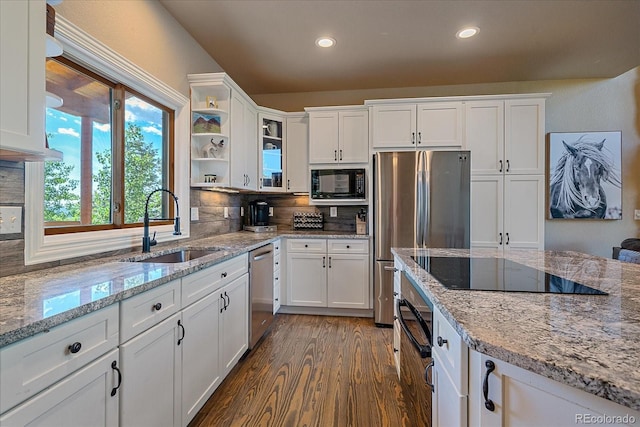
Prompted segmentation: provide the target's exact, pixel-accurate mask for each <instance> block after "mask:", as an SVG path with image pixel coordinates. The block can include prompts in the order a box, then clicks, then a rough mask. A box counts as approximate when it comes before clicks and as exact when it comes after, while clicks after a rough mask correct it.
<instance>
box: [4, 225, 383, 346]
mask: <svg viewBox="0 0 640 427" xmlns="http://www.w3.org/2000/svg"><path fill="white" fill-rule="evenodd" d="M280 238H300V239H302V238H307V239H309V238H310V239H370V236H368V235H357V234H353V233H340V232H331V231H306V230H304V231H291V230H286V231H278V232H273V233H252V232H247V231H239V232H235V233H229V234H223V235H218V236H213V237H208V238H204V239H188V240H184V241H176V242H175V243H171V244H166V245H163V246H161V247H153V248H152V251H151V252H150V253H147V254H142V253H140V252H135V253H134V252H132V253H129V254H126V255H117V256H110V257H106V258H100V259H94V260H91V261H86V262H82V263H75V264H68V265H64V266H59V267H54V268H50V269H45V270H39V271H34V272H31V273H25V274H17V275H13V276H6V277H2V278H0V348H1V347H4V346H6V345H9V344H12V343H14V342H16V341H19V340H22V339H24V338H28V337H30V336H32V335H35V334H38V333H40V332H43V331H47V330H49V329H50V328H53V327H54V326H57V325H60V324H62V323H64V322H67V321H69V320H72V319H75V318H77V317H80V316H83V315H85V314H87V313H90V312H93V311H96V310H99V309H101V308H103V307H106V306H108V305H111V304H114V303H117V302H118V301H121V300H123V299H126V298H129V297H132V296H134V295H137V294H139V293H141V292H144V291H146V290H149V289H152V288H155V287H157V286H160V285H163V284H165V283H168V282H170V281H172V280H175V279H178V278H180V277H183V276H186V275H188V274H191V273H194V272H196V271H198V270H202V269H204V268H207V267H210V266H212V265H215V264H218V263H220V262H223V261H225V260H227V259H230V258H233V257H236V256H238V255H241V254H243V253H246V252H249V251H251V250H253V249H256V248H259V247H260V246H263V245H266V244H268V243H271V242H273V241H275V240H277V239H280ZM181 248H192V249H210V248H215V249H217V251H216V252H214V253H213V254H210V255H207V256H204V257H202V258H197V259H195V260H192V261H188V262H182V263H173V264H168V263H149V262H131V261H135V260H140V259H144V258H150V257H152V256H156V255H162V254H165V253H171V252H175V251H176V250H178V249H181ZM60 307H63V308H60Z"/></svg>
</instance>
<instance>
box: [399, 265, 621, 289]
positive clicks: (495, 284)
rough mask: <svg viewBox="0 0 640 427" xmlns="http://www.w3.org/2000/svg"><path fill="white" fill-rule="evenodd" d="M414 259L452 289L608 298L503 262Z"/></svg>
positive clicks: (552, 275) (553, 277) (575, 285)
mask: <svg viewBox="0 0 640 427" xmlns="http://www.w3.org/2000/svg"><path fill="white" fill-rule="evenodd" d="M411 258H413V260H414V261H415V262H416V263H418V265H420V267H422V268H423V269H425V270H426V271H427V272H428V273H429V274H431V275H432V276H433V277H435V278H436V279H437V280H438V281H439V282H440V283H442V285H443V286H444V287H445V288H449V289H465V290H478V291H504V292H541V293H557V294H590V295H608V294H607V293H606V292H603V291H600V290H598V289H594V288H591V287H589V286H586V285H583V284H581V283H578V282H574V281H573V280H569V279H564V278H562V277H559V276H556V275H554V274H550V273H546V272H544V271H542V270H536V269H535V268H531V267H528V266H526V265H524V264H520V263H517V262H514V261H511V260H508V259H503V258H463V257H435V256H412V257H411Z"/></svg>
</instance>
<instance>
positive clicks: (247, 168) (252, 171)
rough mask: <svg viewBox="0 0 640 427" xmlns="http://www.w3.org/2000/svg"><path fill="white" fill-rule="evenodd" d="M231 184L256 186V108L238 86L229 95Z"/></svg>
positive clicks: (247, 186) (242, 187)
mask: <svg viewBox="0 0 640 427" xmlns="http://www.w3.org/2000/svg"><path fill="white" fill-rule="evenodd" d="M230 114H231V117H230V121H231V135H230V137H231V141H232V145H231V187H234V188H238V189H241V190H257V189H258V176H257V174H258V111H257V109H256V105H255V104H254V102H253V101H252V100H251V99H249V98H248V97H247V96H245V95H244V93H242V92H240V91H239V90H237V89H236V90H233V89H232V95H231V112H230Z"/></svg>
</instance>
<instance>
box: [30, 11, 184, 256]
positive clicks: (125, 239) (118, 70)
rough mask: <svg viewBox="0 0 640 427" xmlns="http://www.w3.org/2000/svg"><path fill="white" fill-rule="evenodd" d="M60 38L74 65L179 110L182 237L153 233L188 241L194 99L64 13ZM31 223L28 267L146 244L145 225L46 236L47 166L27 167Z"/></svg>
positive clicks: (167, 229) (167, 228) (169, 228)
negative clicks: (45, 194) (95, 71)
mask: <svg viewBox="0 0 640 427" xmlns="http://www.w3.org/2000/svg"><path fill="white" fill-rule="evenodd" d="M56 39H58V40H59V41H60V42H61V43H62V46H63V49H64V51H65V54H66V55H68V56H69V57H70V58H71V59H73V60H74V61H76V62H78V63H79V64H81V65H83V66H85V67H87V68H89V69H95V70H99V72H100V73H101V74H103V75H104V77H105V78H108V79H111V80H113V81H116V82H118V83H122V84H124V85H126V86H128V87H130V88H131V89H134V90H136V91H138V92H140V93H141V94H143V95H145V96H148V97H149V98H151V99H154V100H156V101H157V102H159V103H161V104H163V105H165V106H167V107H169V108H171V109H173V110H174V111H175V123H174V129H175V132H174V138H175V141H174V150H175V152H174V168H175V170H174V193H175V194H176V196H177V197H178V200H179V202H180V208H181V217H182V218H183V221H181V229H182V235H181V236H174V235H173V224H167V225H158V226H154V225H153V224H152V229H153V231H154V232H157V236H156V239H157V240H158V242H166V241H172V240H179V239H184V238H188V237H189V236H190V227H189V226H190V224H189V211H190V209H189V208H190V187H189V143H190V142H189V132H190V126H191V120H190V111H189V98H187V97H185V96H184V95H182V94H181V93H180V92H178V91H176V90H175V89H173V88H171V87H169V86H167V85H166V84H164V83H163V82H161V81H159V80H158V79H156V78H154V77H153V76H152V75H150V74H149V73H147V72H146V71H144V70H142V69H141V68H139V67H137V66H136V65H135V64H133V63H131V62H130V61H128V60H127V59H126V58H124V57H122V56H121V55H119V54H118V53H116V52H114V51H112V50H111V49H109V48H108V47H107V46H105V45H103V44H102V43H100V42H99V41H98V40H96V39H95V38H93V37H92V36H90V35H89V34H87V33H85V32H84V31H82V30H81V29H80V28H78V27H76V26H75V25H73V24H72V23H70V22H69V21H68V20H66V19H64V17H62V16H60V15H56ZM43 102H44V100H43ZM25 224H27V225H28V226H26V227H25V247H24V263H25V265H33V264H40V263H43V262H51V261H58V260H62V259H68V258H75V257H80V256H85V255H91V254H97V253H101V252H108V251H113V250H118V249H125V248H132V247H135V246H140V245H141V244H142V228H141V227H135V228H121V229H113V230H101V231H87V232H78V233H68V234H58V235H49V236H45V233H44V163H43V162H27V163H25Z"/></svg>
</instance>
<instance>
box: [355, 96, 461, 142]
mask: <svg viewBox="0 0 640 427" xmlns="http://www.w3.org/2000/svg"><path fill="white" fill-rule="evenodd" d="M406 101H408V100H398V101H397V102H393V101H389V100H385V101H384V102H383V101H367V102H366V103H365V104H367V105H371V120H372V125H371V130H372V141H373V148H374V149H385V148H392V149H396V148H401V149H406V148H412V149H416V148H418V149H420V148H434V147H461V146H462V144H463V138H464V135H463V103H462V101H441V100H434V101H428V102H426V101H425V102H419V103H416V102H415V100H414V101H413V102H412V103H409V102H406Z"/></svg>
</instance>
